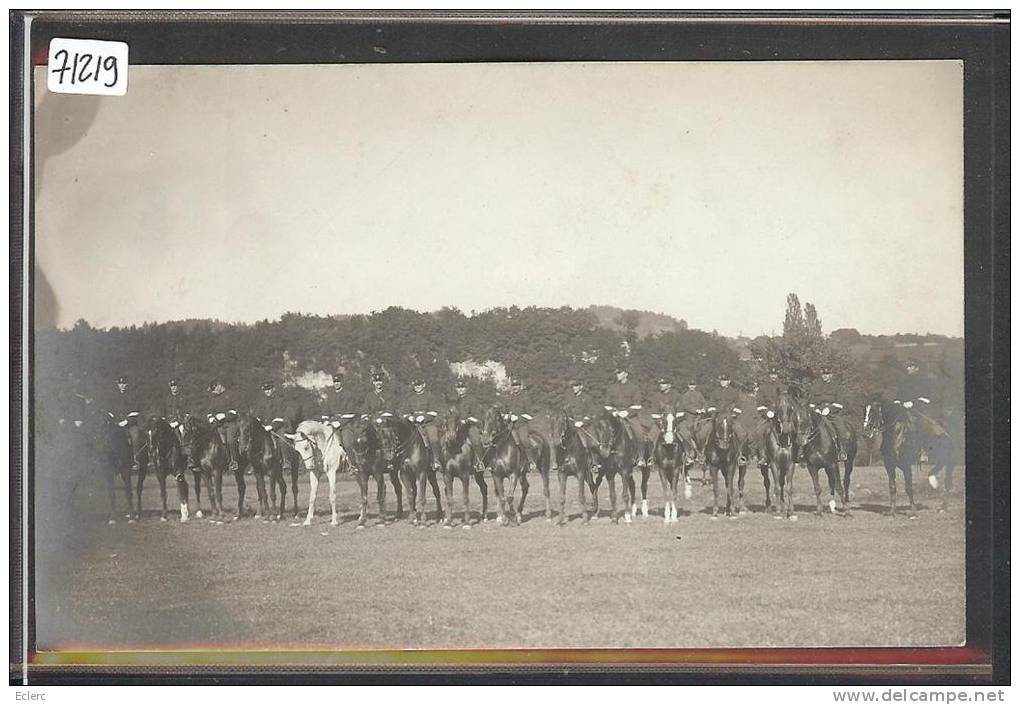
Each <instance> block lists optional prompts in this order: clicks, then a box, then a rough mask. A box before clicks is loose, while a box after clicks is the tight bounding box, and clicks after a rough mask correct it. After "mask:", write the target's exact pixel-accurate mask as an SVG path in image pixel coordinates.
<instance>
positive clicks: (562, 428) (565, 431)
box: [549, 411, 574, 448]
mask: <svg viewBox="0 0 1020 705" xmlns="http://www.w3.org/2000/svg"><path fill="white" fill-rule="evenodd" d="M573 427H574V424H573V422H572V421H571V419H570V417H569V416H568V415H567V412H565V411H560V412H558V413H556V414H553V416H552V418H551V419H550V428H549V430H550V435H551V437H552V438H553V440H555V441H556V444H557V445H559V446H561V447H564V448H565V447H566V446H567V440H568V439H569V438H570V432H571V430H572V429H573Z"/></svg>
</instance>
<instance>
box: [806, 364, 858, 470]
mask: <svg viewBox="0 0 1020 705" xmlns="http://www.w3.org/2000/svg"><path fill="white" fill-rule="evenodd" d="M846 400H847V394H846V390H845V389H844V388H843V386H842V385H840V384H839V383H837V382H835V381H834V378H833V375H832V370H831V369H829V368H828V367H823V368H822V374H821V377H819V378H818V379H815V380H813V381H812V382H811V385H810V386H809V387H808V402H809V404H808V406H809V407H810V408H812V409H813V410H814V412H815V413H816V414H818V415H819V416H820V417H821V419H820V425H821V426H822V427H823V428H825V430H826V431H828V432H829V434H830V435H831V436H832V442H833V445H835V446H836V452H837V453H838V458H839V461H840V462H844V461H846V459H847V455H846V450H845V445H846V440H847V438H848V437H849V435H850V431H849V428H848V427H847V422H846V418H845V417H844V416H843V415H842V412H843V409H844V407H845V404H846Z"/></svg>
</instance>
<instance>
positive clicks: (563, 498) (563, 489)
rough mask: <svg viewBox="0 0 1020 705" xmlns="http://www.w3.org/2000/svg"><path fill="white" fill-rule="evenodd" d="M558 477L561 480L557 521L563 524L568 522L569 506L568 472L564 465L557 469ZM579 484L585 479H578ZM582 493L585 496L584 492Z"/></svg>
mask: <svg viewBox="0 0 1020 705" xmlns="http://www.w3.org/2000/svg"><path fill="white" fill-rule="evenodd" d="M556 478H557V479H558V480H559V484H560V518H559V520H558V521H557V522H556V523H557V524H559V525H560V526H562V525H563V524H566V523H567V514H566V511H565V510H566V508H567V473H566V471H565V470H564V469H563V466H560V467H558V468H557V469H556ZM577 484H579V485H583V484H584V481H583V480H581V479H578V481H577ZM581 494H582V496H583V493H581ZM581 508H582V509H584V505H582V506H581Z"/></svg>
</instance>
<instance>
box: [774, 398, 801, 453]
mask: <svg viewBox="0 0 1020 705" xmlns="http://www.w3.org/2000/svg"><path fill="white" fill-rule="evenodd" d="M772 425H773V428H775V430H776V437H777V438H778V440H779V445H780V446H782V447H784V448H789V447H790V446H791V445H793V439H794V438H795V437H796V436H797V414H796V413H795V411H794V407H793V401H792V400H791V399H790V395H789V394H788V393H786V392H781V393H780V394H779V398H778V399H777V400H776V408H775V410H774V416H773V417H772Z"/></svg>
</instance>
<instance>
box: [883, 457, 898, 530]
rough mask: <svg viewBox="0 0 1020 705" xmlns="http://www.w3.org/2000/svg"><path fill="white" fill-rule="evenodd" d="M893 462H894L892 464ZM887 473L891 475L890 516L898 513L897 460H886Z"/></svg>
mask: <svg viewBox="0 0 1020 705" xmlns="http://www.w3.org/2000/svg"><path fill="white" fill-rule="evenodd" d="M890 463H892V464H890ZM885 474H886V475H888V476H889V511H888V512H886V514H888V516H895V514H896V465H895V461H890V460H886V461H885Z"/></svg>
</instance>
